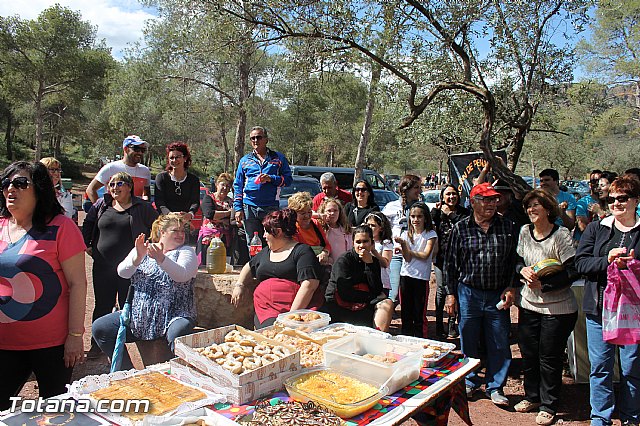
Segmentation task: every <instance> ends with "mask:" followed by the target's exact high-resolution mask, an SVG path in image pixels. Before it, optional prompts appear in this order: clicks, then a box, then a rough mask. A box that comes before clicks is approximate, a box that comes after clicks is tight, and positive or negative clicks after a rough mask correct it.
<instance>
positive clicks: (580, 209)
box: [573, 170, 602, 241]
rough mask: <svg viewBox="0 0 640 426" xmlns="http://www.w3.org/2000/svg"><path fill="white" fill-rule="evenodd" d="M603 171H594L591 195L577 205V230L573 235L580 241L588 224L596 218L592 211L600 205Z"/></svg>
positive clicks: (590, 183) (592, 172)
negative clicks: (599, 186) (600, 184)
mask: <svg viewBox="0 0 640 426" xmlns="http://www.w3.org/2000/svg"><path fill="white" fill-rule="evenodd" d="M601 174H602V170H592V171H591V174H590V175H589V189H590V192H589V195H587V196H586V197H582V198H580V199H579V200H578V202H577V203H576V230H575V232H574V233H573V239H574V240H576V241H580V238H581V237H582V233H583V232H584V230H585V228H586V227H587V225H588V224H590V223H591V221H592V220H593V217H594V216H595V215H594V213H593V211H592V208H593V207H592V206H593V205H594V204H598V192H599V189H598V181H599V180H600V175H601Z"/></svg>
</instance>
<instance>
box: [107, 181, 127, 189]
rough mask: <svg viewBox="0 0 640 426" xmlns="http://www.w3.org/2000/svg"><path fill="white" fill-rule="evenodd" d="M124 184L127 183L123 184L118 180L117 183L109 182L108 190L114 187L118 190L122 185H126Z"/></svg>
mask: <svg viewBox="0 0 640 426" xmlns="http://www.w3.org/2000/svg"><path fill="white" fill-rule="evenodd" d="M126 183H127V182H124V181H121V180H119V181H117V182H109V188H115V187H116V186H117V187H118V188H120V187H121V186H122V185H124V184H126Z"/></svg>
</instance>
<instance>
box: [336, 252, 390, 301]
mask: <svg viewBox="0 0 640 426" xmlns="http://www.w3.org/2000/svg"><path fill="white" fill-rule="evenodd" d="M360 283H367V284H368V285H369V292H366V291H360V290H354V289H353V287H354V286H355V285H356V284H360ZM336 291H337V292H338V293H340V297H341V298H342V299H343V300H345V301H347V302H361V303H362V302H371V301H372V300H373V299H375V298H376V297H378V296H379V295H380V293H381V292H382V280H381V278H380V262H379V261H378V259H376V258H375V257H374V258H373V262H372V263H365V262H364V261H363V260H362V259H360V256H358V254H357V253H356V252H355V250H354V249H351V250H349V251H347V252H344V253H342V255H341V256H340V257H339V258H338V259H337V260H336V261H335V263H334V264H333V268H332V269H331V279H329V285H328V286H327V290H326V292H325V299H326V300H327V302H331V301H333V300H334V294H335V292H336Z"/></svg>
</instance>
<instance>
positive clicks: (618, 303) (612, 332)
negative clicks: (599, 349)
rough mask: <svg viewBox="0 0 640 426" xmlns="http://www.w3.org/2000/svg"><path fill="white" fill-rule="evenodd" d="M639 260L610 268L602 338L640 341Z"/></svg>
mask: <svg viewBox="0 0 640 426" xmlns="http://www.w3.org/2000/svg"><path fill="white" fill-rule="evenodd" d="M638 277H640V261H638V260H635V259H632V260H630V261H629V262H627V269H619V268H618V267H617V266H616V265H615V262H612V263H611V264H610V265H609V266H608V268H607V287H606V288H605V290H604V297H603V300H602V339H603V340H604V341H606V342H608V343H612V344H615V345H633V344H638V343H640V281H639V280H638Z"/></svg>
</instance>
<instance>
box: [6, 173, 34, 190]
mask: <svg viewBox="0 0 640 426" xmlns="http://www.w3.org/2000/svg"><path fill="white" fill-rule="evenodd" d="M30 183H31V181H30V180H29V178H26V177H24V176H18V177H17V178H13V180H9V178H5V179H3V180H2V190H3V191H4V190H5V189H8V188H9V185H13V187H14V188H16V189H27V187H28V186H29V184H30Z"/></svg>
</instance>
